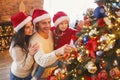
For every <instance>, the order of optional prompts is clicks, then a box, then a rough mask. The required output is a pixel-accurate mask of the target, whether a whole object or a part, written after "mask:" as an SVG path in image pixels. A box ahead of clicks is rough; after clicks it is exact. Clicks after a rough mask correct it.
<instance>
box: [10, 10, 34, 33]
mask: <svg viewBox="0 0 120 80" xmlns="http://www.w3.org/2000/svg"><path fill="white" fill-rule="evenodd" d="M31 20H32V17H31V16H28V15H26V14H25V13H23V12H19V13H18V14H16V15H13V16H11V22H12V24H13V26H14V30H15V31H16V32H17V31H18V30H20V29H21V28H22V27H24V25H25V24H26V23H28V22H29V21H31Z"/></svg>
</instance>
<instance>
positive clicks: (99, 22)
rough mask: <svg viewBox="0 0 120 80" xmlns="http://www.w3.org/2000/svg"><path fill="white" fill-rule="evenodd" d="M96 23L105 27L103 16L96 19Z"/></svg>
mask: <svg viewBox="0 0 120 80" xmlns="http://www.w3.org/2000/svg"><path fill="white" fill-rule="evenodd" d="M97 24H98V26H99V27H105V26H106V23H105V21H104V18H99V19H98V20H97Z"/></svg>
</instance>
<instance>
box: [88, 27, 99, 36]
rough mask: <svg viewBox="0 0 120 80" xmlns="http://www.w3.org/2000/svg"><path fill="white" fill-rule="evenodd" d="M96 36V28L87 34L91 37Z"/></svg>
mask: <svg viewBox="0 0 120 80" xmlns="http://www.w3.org/2000/svg"><path fill="white" fill-rule="evenodd" d="M97 34H98V31H97V29H96V28H94V29H92V30H91V31H90V32H89V36H93V35H97Z"/></svg>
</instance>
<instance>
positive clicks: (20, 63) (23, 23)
mask: <svg viewBox="0 0 120 80" xmlns="http://www.w3.org/2000/svg"><path fill="white" fill-rule="evenodd" d="M31 20H32V18H31V17H30V16H28V15H26V14H25V13H23V12H19V13H18V14H16V15H13V16H12V17H11V22H12V24H13V26H14V29H15V31H16V33H15V35H14V36H13V38H12V40H11V44H10V49H9V52H10V55H11V57H12V59H13V62H12V65H11V69H10V80H30V79H31V70H32V65H33V63H34V59H33V56H34V54H35V53H36V52H37V51H38V45H37V44H34V45H29V46H28V43H29V38H30V36H31V35H32V34H33V24H32V22H31Z"/></svg>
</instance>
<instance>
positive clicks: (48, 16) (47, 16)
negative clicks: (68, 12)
mask: <svg viewBox="0 0 120 80" xmlns="http://www.w3.org/2000/svg"><path fill="white" fill-rule="evenodd" d="M46 18H50V15H49V14H43V15H42V16H38V17H36V18H35V19H34V20H33V24H36V23H37V22H39V21H41V20H44V19H46Z"/></svg>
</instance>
